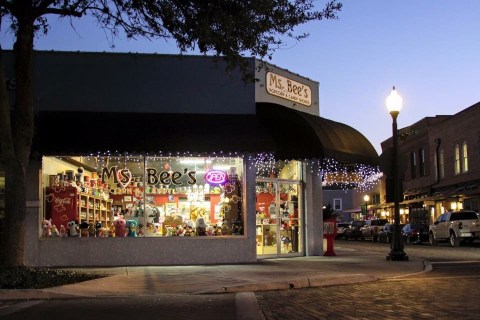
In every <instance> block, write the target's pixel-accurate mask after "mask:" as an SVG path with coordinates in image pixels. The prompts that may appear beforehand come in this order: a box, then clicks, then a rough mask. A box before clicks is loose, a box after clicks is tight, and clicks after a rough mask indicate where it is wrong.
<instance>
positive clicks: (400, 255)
mask: <svg viewBox="0 0 480 320" xmlns="http://www.w3.org/2000/svg"><path fill="white" fill-rule="evenodd" d="M386 258H387V261H408V256H407V255H406V254H405V252H390V253H389V254H388V256H387V257H386Z"/></svg>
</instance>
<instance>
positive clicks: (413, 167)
mask: <svg viewBox="0 0 480 320" xmlns="http://www.w3.org/2000/svg"><path fill="white" fill-rule="evenodd" d="M410 169H411V170H410V172H411V175H412V179H415V178H416V177H417V174H416V173H417V156H416V154H415V152H412V153H410Z"/></svg>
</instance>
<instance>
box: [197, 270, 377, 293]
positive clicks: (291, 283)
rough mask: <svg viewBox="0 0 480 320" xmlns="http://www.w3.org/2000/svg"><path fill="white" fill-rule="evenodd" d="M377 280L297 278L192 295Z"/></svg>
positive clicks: (356, 276) (363, 276)
mask: <svg viewBox="0 0 480 320" xmlns="http://www.w3.org/2000/svg"><path fill="white" fill-rule="evenodd" d="M376 280H379V278H378V277H375V276H371V275H367V274H349V275H341V276H334V277H332V276H320V277H312V278H297V279H290V280H282V281H262V282H257V283H252V284H242V285H236V286H229V287H222V288H218V289H214V290H202V291H197V292H193V293H192V294H218V293H238V292H257V291H273V290H286V289H299V288H311V287H324V286H333V285H342V284H351V283H362V282H369V281H376Z"/></svg>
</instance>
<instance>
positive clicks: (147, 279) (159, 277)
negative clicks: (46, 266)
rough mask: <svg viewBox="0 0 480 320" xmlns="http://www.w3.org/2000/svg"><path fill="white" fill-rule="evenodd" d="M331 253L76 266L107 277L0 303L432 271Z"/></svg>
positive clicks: (258, 287)
mask: <svg viewBox="0 0 480 320" xmlns="http://www.w3.org/2000/svg"><path fill="white" fill-rule="evenodd" d="M335 253H336V254H337V256H334V257H324V256H316V257H297V258H276V259H264V260H259V261H258V262H257V263H254V264H234V265H201V266H167V267H165V266H161V267H150V266H145V267H115V268H75V270H79V271H88V272H97V273H102V274H109V275H111V276H109V277H105V278H101V279H96V280H91V281H86V282H82V283H77V284H71V285H65V286H60V287H54V288H48V289H40V290H28V289H24V290H0V300H12V299H22V300H31V299H56V298H62V299H65V298H78V297H113V296H116V297H123V296H125V297H127V296H155V295H161V294H205V293H211V294H214V293H240V292H255V291H265V290H276V289H289V288H305V287H318V286H327V285H338V284H347V283H360V282H366V281H375V280H379V279H386V278H396V277H402V276H405V275H410V274H414V273H419V272H425V271H429V270H430V264H429V263H428V262H426V261H422V260H419V259H416V258H412V257H410V260H409V261H396V262H392V261H386V259H385V256H386V254H380V253H374V252H366V251H357V250H353V249H347V248H341V247H336V248H335Z"/></svg>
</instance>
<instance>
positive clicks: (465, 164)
mask: <svg viewBox="0 0 480 320" xmlns="http://www.w3.org/2000/svg"><path fill="white" fill-rule="evenodd" d="M462 160H463V161H462V165H463V172H468V147H467V142H466V141H465V142H464V143H463V144H462Z"/></svg>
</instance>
